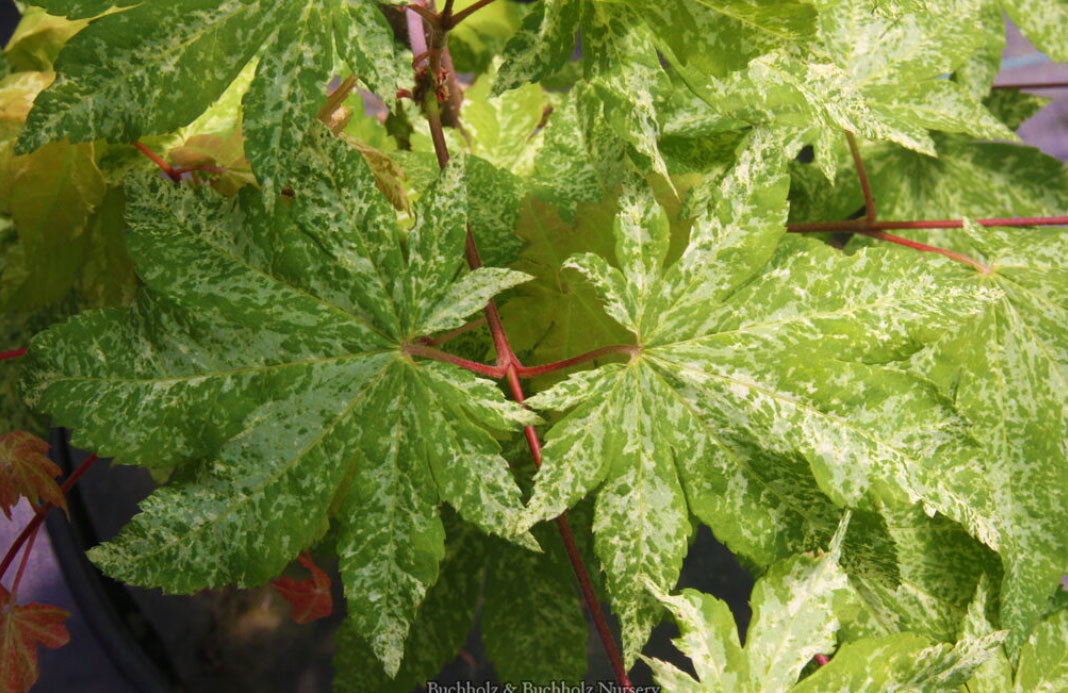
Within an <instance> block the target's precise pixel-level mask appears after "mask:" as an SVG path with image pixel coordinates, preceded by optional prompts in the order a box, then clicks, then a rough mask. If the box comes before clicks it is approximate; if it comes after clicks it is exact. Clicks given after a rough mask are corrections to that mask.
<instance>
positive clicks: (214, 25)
mask: <svg viewBox="0 0 1068 693" xmlns="http://www.w3.org/2000/svg"><path fill="white" fill-rule="evenodd" d="M39 4H40V5H41V6H43V7H45V9H47V10H48V11H49V12H50V13H52V14H55V15H61V16H66V17H94V16H95V17H96V18H95V19H93V20H92V21H91V22H90V24H89V26H88V27H86V28H85V29H83V30H82V31H81V32H79V33H78V34H76V35H75V36H74V37H73V38H72V39H71V40H70V42H69V43H68V44H67V46H66V47H65V48H64V50H63V52H62V53H61V54H60V56H59V59H58V60H57V61H56V65H55V70H56V73H57V77H56V81H55V82H54V83H53V84H52V86H50V87H49V88H48V89H47V90H45V92H44V93H43V94H42V95H41V97H40V98H39V99H38V100H37V103H36V105H35V107H34V109H33V111H31V113H30V116H29V120H28V121H27V127H26V129H25V131H24V132H23V133H22V135H21V137H20V140H19V150H20V152H23V153H25V152H29V151H32V150H34V149H36V148H38V147H40V146H41V145H43V144H45V143H47V142H54V141H57V140H62V139H64V138H66V139H69V140H70V141H71V142H86V141H92V140H96V139H102V138H107V139H109V140H112V141H122V142H133V141H136V140H137V139H138V138H140V137H141V136H142V135H150V134H163V133H166V132H170V131H172V130H175V129H176V128H178V127H180V126H183V125H187V124H188V123H189V122H191V121H192V120H193V119H194V118H196V117H197V116H198V115H200V114H201V113H202V112H204V111H205V110H206V109H207V108H208V106H210V105H211V103H212V102H213V101H214V100H215V99H217V98H218V97H219V95H220V94H222V93H223V91H224V90H225V89H226V88H227V87H228V86H229V85H230V84H231V83H232V82H233V81H234V80H235V79H236V78H237V76H238V74H239V73H240V72H241V70H242V68H244V67H245V65H246V64H247V63H248V62H249V61H250V60H257V61H258V64H257V66H256V74H255V77H254V78H253V80H252V83H251V85H250V86H249V88H248V91H247V93H246V94H245V96H244V101H243V106H244V132H245V138H246V139H245V148H246V152H247V154H248V158H249V161H251V163H252V166H253V168H254V170H255V172H256V174H257V176H258V177H259V178H260V180H261V181H262V182H263V183H264V185H265V189H266V190H267V191H268V192H270V191H275V192H276V191H278V190H279V189H280V188H281V186H282V185H283V184H284V183H286V182H288V175H289V174H290V173H291V172H292V169H291V163H292V162H293V161H295V160H296V156H297V153H298V151H299V150H300V147H301V142H302V141H303V139H304V135H305V133H306V132H307V131H308V126H309V125H310V124H311V123H312V122H314V121H315V117H316V113H317V112H318V110H319V108H320V107H321V106H322V104H323V101H324V99H325V95H326V86H327V84H328V83H329V81H330V78H331V74H332V70H333V68H334V65H335V62H334V54H335V53H336V54H337V59H338V61H339V62H343V63H345V64H346V65H347V66H348V67H349V69H351V70H352V71H353V72H354V73H355V74H356V75H357V76H358V77H359V78H360V79H361V80H363V81H364V82H365V83H366V84H367V85H368V86H369V87H370V88H371V89H373V90H374V91H376V92H378V93H379V94H381V95H382V96H383V97H384V98H386V99H388V100H392V98H393V97H394V94H395V93H396V91H397V89H398V87H399V86H400V85H401V84H402V83H407V82H408V81H409V78H408V77H407V76H406V75H407V70H406V68H405V66H404V62H403V61H402V60H399V59H398V57H397V53H396V49H395V46H394V40H393V32H392V30H391V29H390V28H389V24H388V23H387V22H386V18H385V16H384V15H383V14H382V11H381V10H380V9H379V7H378V4H377V3H376V2H373V0H344V1H338V0H307V1H305V2H292V1H291V0H252V1H251V2H249V1H247V0H225V1H224V2H204V1H203V0H179V1H177V2H175V1H174V0H149V1H148V2H140V3H138V2H131V1H130V0H121V1H120V2H110V1H108V0H103V1H100V0H42V2H40V3H39ZM113 5H118V6H119V7H120V8H124V9H123V11H119V12H111V13H107V11H108V10H109V9H110V8H111V7H112V6H113ZM104 13H107V14H104ZM97 15H99V16H97ZM272 201H273V200H272V198H271V196H268V204H271V202H272Z"/></svg>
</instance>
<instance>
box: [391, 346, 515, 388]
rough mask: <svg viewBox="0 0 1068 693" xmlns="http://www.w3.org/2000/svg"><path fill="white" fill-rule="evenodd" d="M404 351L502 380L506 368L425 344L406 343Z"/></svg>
mask: <svg viewBox="0 0 1068 693" xmlns="http://www.w3.org/2000/svg"><path fill="white" fill-rule="evenodd" d="M403 351H404V353H406V354H409V355H411V356H422V357H424V358H428V359H434V360H435V361H441V362H443V363H451V364H452V365H454V366H459V367H460V368H463V369H464V370H468V371H471V372H472V373H478V374H479V375H485V376H489V377H490V378H493V379H494V380H500V379H501V378H503V377H504V369H503V368H501V367H500V366H488V365H486V364H484V363H478V362H477V361H468V360H467V359H464V358H460V357H459V356H453V355H452V354H449V353H446V352H444V351H438V350H437V349H434V348H432V347H429V346H425V345H423V344H405V345H404V349H403Z"/></svg>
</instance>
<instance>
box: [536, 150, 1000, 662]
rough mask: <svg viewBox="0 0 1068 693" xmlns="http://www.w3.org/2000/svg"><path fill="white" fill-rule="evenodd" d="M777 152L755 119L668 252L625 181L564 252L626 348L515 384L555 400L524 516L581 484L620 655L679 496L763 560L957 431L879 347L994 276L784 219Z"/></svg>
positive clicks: (683, 526)
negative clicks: (554, 377) (592, 230)
mask: <svg viewBox="0 0 1068 693" xmlns="http://www.w3.org/2000/svg"><path fill="white" fill-rule="evenodd" d="M785 166H786V152H785V150H784V148H783V146H782V145H781V143H780V142H778V141H777V140H776V139H775V137H774V136H772V135H771V134H769V133H768V132H766V131H762V130H757V131H754V133H753V134H751V135H750V136H749V137H748V138H747V141H746V142H745V143H744V144H743V146H742V148H741V149H740V151H739V155H738V163H737V165H736V166H735V167H734V169H733V170H732V171H730V172H729V173H728V174H727V175H726V177H724V178H723V180H722V181H720V182H719V184H718V186H716V187H715V188H714V189H713V190H714V193H713V194H712V195H709V196H708V197H710V198H712V199H713V202H712V203H710V204H709V206H708V207H707V208H706V209H704V210H702V211H701V213H700V214H699V215H698V217H697V219H696V220H695V222H694V226H693V230H692V231H691V234H690V238H689V244H688V246H687V247H686V249H685V250H684V251H683V253H682V255H681V257H680V258H679V259H678V260H677V261H675V262H674V263H673V264H670V265H667V266H665V258H666V256H667V253H668V246H669V234H668V220H667V217H666V215H665V213H664V211H663V210H662V209H661V208H660V206H659V205H658V204H657V203H656V200H655V199H654V198H653V196H652V193H651V192H650V190H649V189H648V187H646V186H645V185H644V182H642V181H640V180H639V181H634V182H632V183H631V184H630V185H629V186H628V187H627V188H625V190H624V194H623V196H622V198H621V210H620V212H619V214H618V216H617V217H616V222H615V234H616V239H617V247H616V263H617V264H616V265H615V266H613V265H612V264H610V263H609V261H608V260H606V259H605V258H603V257H600V256H597V255H593V254H584V255H579V256H574V257H572V258H571V259H570V260H569V261H568V263H567V265H568V266H570V267H572V268H574V269H576V270H578V271H579V272H581V273H582V274H584V275H585V276H586V278H587V279H588V280H589V281H590V282H591V283H592V284H593V286H594V288H595V290H596V291H597V292H598V294H599V296H600V298H601V300H602V302H603V303H604V305H605V308H606V310H607V312H608V314H609V315H610V316H611V317H612V318H613V319H614V320H616V321H617V322H618V323H619V324H620V325H622V326H623V327H624V328H626V329H627V330H628V331H629V332H631V333H632V334H633V335H634V339H635V341H636V344H637V345H638V346H640V352H639V353H638V354H636V355H635V356H634V357H633V358H632V359H631V360H630V362H629V363H626V364H612V365H608V366H603V367H601V368H598V369H596V370H592V371H585V372H582V373H578V374H576V375H574V376H572V377H571V378H569V379H568V380H566V381H564V382H562V383H560V384H559V385H557V386H555V387H553V388H551V389H549V390H547V391H545V392H541V393H539V394H538V395H536V396H535V397H533V398H531V399H530V400H528V403H529V404H530V405H531V406H532V407H534V408H540V409H552V410H558V411H566V412H568V413H567V414H566V415H565V416H564V417H563V418H562V419H561V420H560V421H559V422H558V423H556V424H555V425H554V426H553V428H552V429H551V430H550V431H549V433H548V436H547V437H548V443H547V445H546V447H545V451H544V452H545V462H544V465H543V466H542V468H541V470H540V471H539V472H538V475H537V476H536V477H535V488H534V493H533V496H532V498H531V500H530V502H529V504H528V507H527V511H526V521H525V524H531V523H534V522H537V521H540V520H544V519H549V518H552V517H555V516H557V515H558V514H560V513H561V512H562V511H563V510H564V509H565V508H567V507H569V506H571V505H573V504H574V503H576V502H577V501H578V500H579V499H581V498H582V497H583V496H585V495H586V494H588V493H590V492H593V491H595V490H596V493H597V501H596V511H595V512H596V514H595V519H594V531H595V533H596V543H595V548H596V552H597V554H598V556H599V557H600V560H601V562H602V564H603V565H604V567H605V571H606V575H607V581H608V587H609V590H610V592H611V596H612V597H613V600H614V606H615V609H616V611H617V613H619V615H620V617H621V620H622V624H623V638H624V645H625V650H626V654H627V658H628V661H629V660H630V659H632V658H633V657H634V656H636V654H637V652H638V650H639V649H640V648H641V646H642V644H643V643H644V642H645V638H646V637H647V635H648V632H649V630H650V629H651V628H652V626H653V625H655V623H656V621H657V620H658V617H659V608H658V606H657V603H656V602H655V601H653V600H651V598H650V597H649V596H648V594H647V593H646V592H645V588H644V584H643V583H644V581H651V582H652V583H653V584H655V585H657V586H658V587H659V588H660V589H662V590H667V589H670V588H671V587H672V586H673V585H674V582H675V580H676V578H677V577H678V573H679V568H680V565H681V562H682V558H683V556H684V555H685V554H686V550H687V546H688V541H689V537H690V533H691V527H692V525H691V515H692V516H694V517H696V518H697V519H699V520H701V521H702V522H704V523H706V524H708V525H709V526H710V527H712V529H713V531H714V532H715V533H716V535H717V536H718V537H719V538H721V540H723V541H725V542H726V543H727V544H728V546H730V547H731V548H732V549H733V550H735V551H738V552H740V553H742V554H744V555H747V556H749V557H750V558H751V559H753V560H755V561H756V562H758V563H760V564H765V565H766V564H768V563H770V562H772V561H774V560H776V559H778V558H781V557H782V556H784V555H786V554H788V553H789V552H791V551H796V550H799V549H802V548H810V547H811V546H812V543H813V542H814V541H818V540H819V539H820V538H821V537H825V536H826V534H825V532H826V527H825V523H824V522H823V519H822V517H821V516H817V515H820V513H816V512H814V510H815V508H816V507H817V506H819V505H822V504H826V503H827V498H830V499H831V500H833V501H834V502H835V503H837V504H839V505H857V504H864V503H865V498H868V497H872V496H874V497H879V498H882V499H883V500H885V501H887V502H893V503H900V502H909V501H915V500H916V499H918V498H921V497H925V495H926V494H927V492H928V490H929V488H930V486H931V482H930V479H929V478H927V477H925V475H926V474H928V473H932V472H933V473H937V472H936V471H935V469H936V467H937V460H938V459H939V454H940V451H944V450H957V449H959V448H966V447H968V446H969V445H973V441H971V439H970V437H969V436H968V435H967V431H966V423H965V422H964V421H963V420H962V419H960V418H959V417H958V416H956V414H955V413H954V411H953V410H952V407H951V406H950V402H949V401H948V400H947V399H945V398H943V397H942V396H941V395H940V394H939V393H938V391H937V390H936V388H935V387H934V386H933V385H932V384H931V383H929V382H926V381H923V380H920V379H917V378H915V377H913V376H910V375H907V374H904V373H902V372H900V371H897V370H892V369H889V368H885V367H880V366H879V365H878V364H880V363H883V362H887V361H893V360H898V359H901V358H904V357H906V356H908V355H910V354H912V353H913V352H915V351H916V350H918V349H920V348H921V347H922V346H923V345H924V344H927V343H930V342H932V341H934V340H935V339H936V338H937V337H938V336H940V335H941V334H942V333H943V332H944V330H945V329H946V328H947V327H948V326H950V325H953V324H957V323H959V322H960V321H961V320H962V319H963V317H964V316H968V315H970V314H973V313H976V312H978V311H980V310H981V309H982V307H983V305H984V302H985V301H987V300H990V299H992V298H994V297H995V296H997V295H998V292H997V291H996V290H991V289H986V288H983V287H980V286H960V285H959V284H957V283H955V282H954V280H953V274H952V272H947V271H946V270H945V267H944V266H943V265H942V264H941V263H931V262H924V261H916V258H914V257H909V258H907V259H906V258H902V257H900V256H898V255H897V254H895V253H892V252H888V251H886V250H868V251H864V252H861V253H858V254H856V255H855V256H852V257H847V256H845V255H843V254H841V253H840V252H838V251H835V250H834V249H832V248H830V247H829V246H826V245H823V244H822V243H819V242H816V241H811V240H808V239H799V238H797V237H790V238H784V234H785V227H784V222H785V218H786V206H787V205H786V192H787V187H788V180H787V177H786V175H785Z"/></svg>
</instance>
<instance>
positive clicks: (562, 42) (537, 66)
mask: <svg viewBox="0 0 1068 693" xmlns="http://www.w3.org/2000/svg"><path fill="white" fill-rule="evenodd" d="M583 2H584V0H542V1H541V2H539V3H538V4H537V5H535V6H534V11H532V12H531V13H530V14H528V15H527V16H526V17H525V18H524V19H523V24H522V25H521V26H520V28H519V31H518V32H517V33H516V34H515V35H514V36H513V37H512V38H511V39H510V40H509V41H508V44H507V45H506V46H505V47H504V64H503V65H502V66H501V68H500V71H499V72H498V74H497V80H496V82H495V83H494V85H493V91H494V93H495V94H503V93H504V92H505V91H508V90H509V89H515V88H516V87H519V86H521V85H523V84H526V83H528V82H540V81H541V80H543V79H545V78H546V77H548V76H550V75H552V74H553V73H554V72H556V71H557V70H559V69H560V68H561V67H562V66H563V65H564V63H565V62H567V59H568V58H569V57H571V54H572V53H573V52H574V49H575V31H576V29H577V27H578V22H579V15H580V13H581V11H582V7H583Z"/></svg>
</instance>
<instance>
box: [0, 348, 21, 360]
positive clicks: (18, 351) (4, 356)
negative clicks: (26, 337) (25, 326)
mask: <svg viewBox="0 0 1068 693" xmlns="http://www.w3.org/2000/svg"><path fill="white" fill-rule="evenodd" d="M25 353H26V350H25V349H15V350H14V351H5V352H3V353H2V354H0V361H3V360H4V359H16V358H18V357H19V356H22V355H23V354H25Z"/></svg>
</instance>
